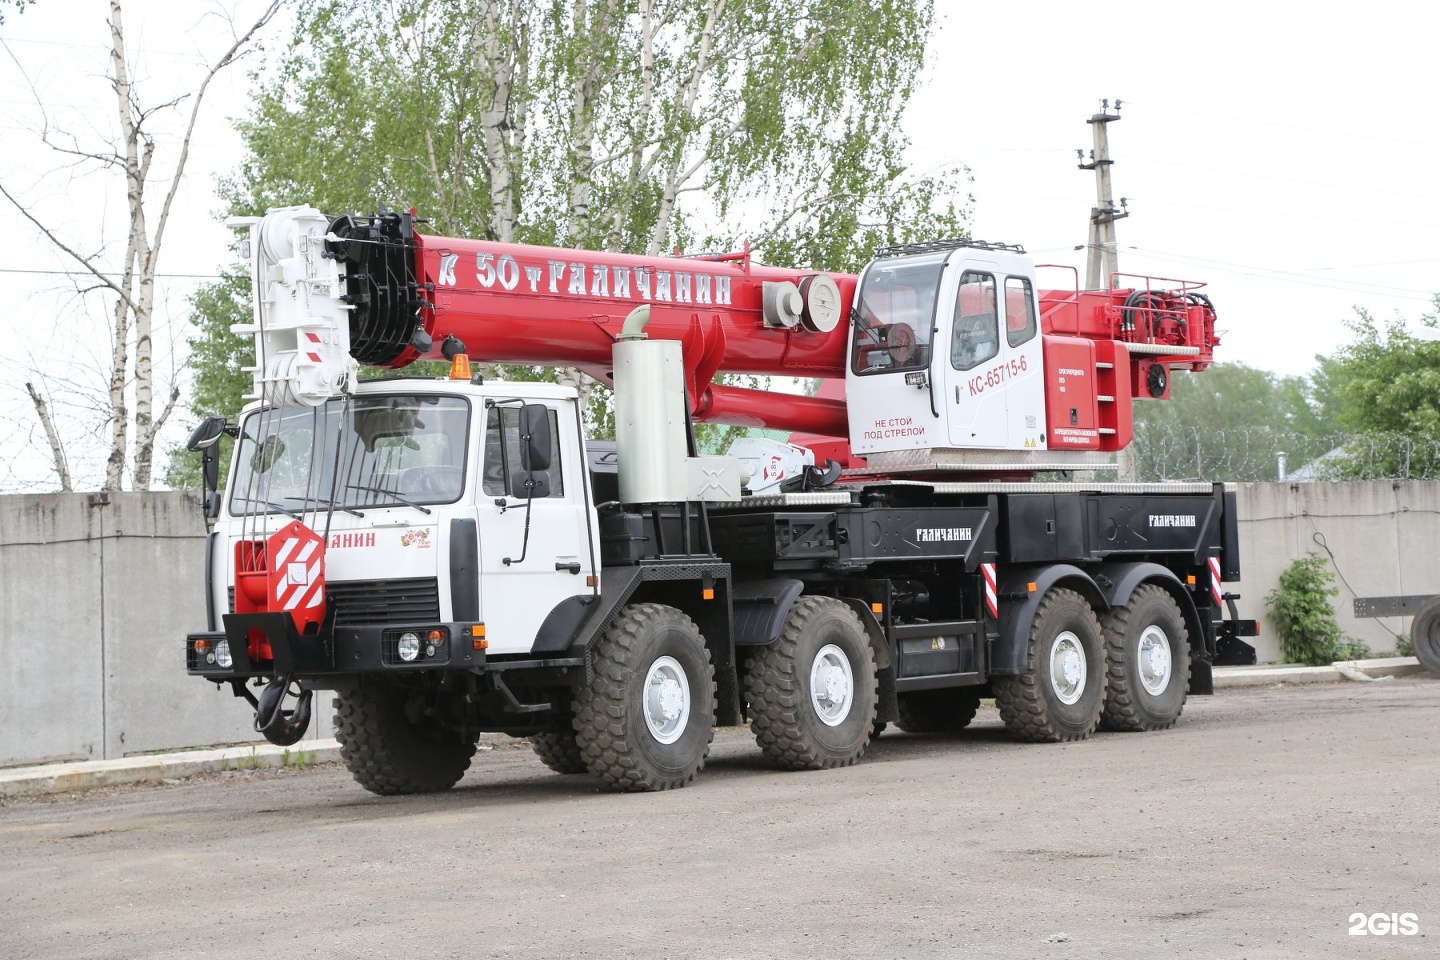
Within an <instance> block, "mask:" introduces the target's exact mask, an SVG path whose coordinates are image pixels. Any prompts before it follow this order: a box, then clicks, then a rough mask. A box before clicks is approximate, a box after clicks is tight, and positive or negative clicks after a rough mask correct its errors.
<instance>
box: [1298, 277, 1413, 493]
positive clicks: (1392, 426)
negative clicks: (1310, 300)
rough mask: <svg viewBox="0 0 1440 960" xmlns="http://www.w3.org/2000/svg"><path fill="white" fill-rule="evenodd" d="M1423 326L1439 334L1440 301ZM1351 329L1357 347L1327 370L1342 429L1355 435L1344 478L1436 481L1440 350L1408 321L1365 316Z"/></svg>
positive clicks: (1342, 465) (1358, 315)
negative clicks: (1383, 320)
mask: <svg viewBox="0 0 1440 960" xmlns="http://www.w3.org/2000/svg"><path fill="white" fill-rule="evenodd" d="M1420 322H1421V325H1422V326H1423V327H1425V328H1428V329H1431V330H1434V329H1436V328H1437V326H1440V297H1437V298H1436V300H1435V302H1434V304H1433V305H1432V307H1431V310H1430V312H1428V313H1426V314H1425V315H1424V316H1422V317H1421V318H1420ZM1348 326H1349V328H1350V331H1351V333H1352V334H1354V337H1355V339H1354V340H1353V341H1352V342H1351V343H1349V344H1347V345H1346V346H1345V347H1343V348H1342V349H1341V350H1340V351H1338V352H1337V353H1336V354H1335V356H1333V357H1331V358H1330V360H1329V361H1328V362H1327V364H1326V366H1325V368H1324V371H1325V377H1326V385H1327V389H1328V390H1329V391H1330V392H1331V393H1332V394H1333V396H1334V400H1335V405H1336V409H1337V417H1336V418H1337V420H1338V422H1339V425H1340V426H1341V428H1342V429H1344V430H1346V431H1348V432H1350V433H1352V434H1354V435H1356V439H1355V440H1354V441H1352V442H1351V443H1350V444H1348V445H1347V447H1346V450H1345V456H1344V457H1343V458H1341V459H1340V460H1339V462H1338V464H1337V466H1338V470H1339V473H1340V474H1341V476H1343V477H1345V478H1353V479H1364V478H1366V477H1368V476H1386V477H1400V478H1408V477H1429V476H1435V475H1436V473H1437V472H1440V342H1436V341H1432V340H1421V339H1418V338H1416V337H1413V336H1411V334H1410V333H1409V331H1408V330H1407V328H1406V323H1405V320H1404V319H1403V318H1402V317H1399V316H1396V317H1395V318H1393V319H1392V320H1390V321H1389V322H1388V323H1385V324H1383V325H1382V324H1381V323H1380V322H1378V321H1377V320H1376V319H1375V318H1374V317H1372V316H1371V315H1370V313H1369V312H1368V311H1366V310H1364V309H1360V308H1357V309H1356V311H1355V317H1354V319H1352V320H1351V321H1350V322H1349V324H1348ZM1377 449H1380V450H1381V451H1382V452H1381V453H1380V455H1379V456H1378V457H1377V456H1376V453H1375V451H1376V450H1377Z"/></svg>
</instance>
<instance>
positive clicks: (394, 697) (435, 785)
mask: <svg viewBox="0 0 1440 960" xmlns="http://www.w3.org/2000/svg"><path fill="white" fill-rule="evenodd" d="M420 699H421V694H420V693H419V692H418V691H411V690H407V689H406V688H404V687H402V686H400V685H399V684H397V683H394V682H393V681H390V680H388V679H385V678H372V677H361V678H360V680H359V683H357V684H356V686H355V689H353V690H345V691H341V692H340V693H339V694H338V695H337V696H336V697H335V739H336V740H338V741H340V756H341V758H343V759H344V761H345V766H346V768H348V769H349V771H350V774H351V776H353V777H354V778H355V781H356V782H357V783H359V784H360V786H362V787H364V788H365V789H366V790H369V791H370V792H371V793H378V794H381V795H382V796H389V795H393V794H400V793H434V792H436V791H439V790H448V789H450V788H451V787H452V786H454V785H455V782H456V781H457V780H459V779H460V778H461V777H462V776H464V775H465V771H466V770H467V769H468V768H469V766H470V758H471V757H473V756H474V755H475V741H474V739H472V738H468V737H464V736H462V735H460V734H459V733H456V732H455V731H453V730H446V729H445V728H443V727H440V726H438V725H437V724H435V723H434V722H433V721H431V720H428V719H427V718H426V717H425V716H424V715H423V713H422V712H421V711H420V710H419V709H417V708H418V707H419V705H420Z"/></svg>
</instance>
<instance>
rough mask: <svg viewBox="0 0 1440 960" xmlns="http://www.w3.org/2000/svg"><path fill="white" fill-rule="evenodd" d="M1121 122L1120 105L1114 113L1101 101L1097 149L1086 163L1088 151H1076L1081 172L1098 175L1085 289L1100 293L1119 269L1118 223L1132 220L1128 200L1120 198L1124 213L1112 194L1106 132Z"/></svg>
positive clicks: (1094, 120) (1094, 124) (1095, 125)
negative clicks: (1117, 254) (1112, 123)
mask: <svg viewBox="0 0 1440 960" xmlns="http://www.w3.org/2000/svg"><path fill="white" fill-rule="evenodd" d="M1119 119H1120V101H1119V100H1116V101H1115V112H1114V113H1111V112H1110V101H1109V100H1101V101H1100V112H1099V113H1097V114H1095V115H1094V116H1093V117H1091V118H1090V119H1089V120H1088V121H1086V122H1087V123H1089V124H1090V127H1091V129H1092V130H1093V131H1094V133H1095V146H1094V148H1093V149H1092V150H1091V151H1090V162H1089V163H1086V162H1085V151H1084V150H1076V151H1075V153H1076V155H1077V156H1078V157H1079V158H1080V169H1081V170H1094V171H1095V206H1094V207H1092V208H1090V243H1089V245H1088V246H1087V247H1086V254H1085V288H1086V289H1087V290H1100V289H1104V288H1107V287H1109V286H1110V284H1111V282H1112V279H1111V278H1113V277H1114V276H1115V271H1116V270H1118V269H1119V266H1117V264H1116V257H1115V221H1116V220H1124V219H1125V218H1126V217H1128V216H1130V212H1129V211H1128V210H1127V209H1125V207H1126V203H1125V198H1124V197H1121V198H1120V208H1121V209H1120V210H1116V209H1115V201H1114V200H1112V199H1111V194H1110V164H1111V163H1113V162H1114V161H1112V160H1111V159H1110V138H1109V136H1108V135H1107V131H1106V128H1107V127H1108V126H1109V124H1110V123H1111V121H1114V120H1119Z"/></svg>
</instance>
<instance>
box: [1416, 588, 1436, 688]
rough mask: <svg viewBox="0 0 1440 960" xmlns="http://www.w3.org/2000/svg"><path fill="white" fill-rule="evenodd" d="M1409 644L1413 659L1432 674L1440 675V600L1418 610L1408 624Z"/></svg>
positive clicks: (1432, 601)
mask: <svg viewBox="0 0 1440 960" xmlns="http://www.w3.org/2000/svg"><path fill="white" fill-rule="evenodd" d="M1410 642H1411V644H1413V645H1414V647H1415V659H1416V660H1419V661H1420V663H1421V664H1422V665H1423V666H1424V667H1425V669H1427V670H1429V671H1431V672H1432V673H1440V599H1435V600H1431V601H1430V602H1429V603H1427V604H1425V606H1423V607H1421V608H1420V612H1419V613H1417V614H1416V615H1415V619H1414V620H1413V621H1411V623H1410Z"/></svg>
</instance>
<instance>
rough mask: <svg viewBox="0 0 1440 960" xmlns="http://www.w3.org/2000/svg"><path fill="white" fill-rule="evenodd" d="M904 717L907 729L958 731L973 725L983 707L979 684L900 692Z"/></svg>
mask: <svg viewBox="0 0 1440 960" xmlns="http://www.w3.org/2000/svg"><path fill="white" fill-rule="evenodd" d="M898 699H899V701H900V703H899V706H900V719H899V720H898V721H897V722H896V724H895V725H896V726H897V727H899V728H900V729H901V730H904V731H905V732H906V733H956V732H958V731H960V730H964V729H965V728H966V727H968V726H970V721H972V720H974V719H975V713H976V711H977V710H979V709H980V691H979V689H978V688H976V687H961V688H959V689H952V690H916V691H914V692H913V693H902V694H900V696H899V698H898Z"/></svg>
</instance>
